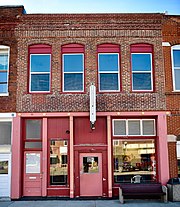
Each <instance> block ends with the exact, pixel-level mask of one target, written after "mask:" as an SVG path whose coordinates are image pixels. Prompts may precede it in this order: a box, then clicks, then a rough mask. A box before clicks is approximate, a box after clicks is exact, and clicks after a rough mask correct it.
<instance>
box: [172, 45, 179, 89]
mask: <svg viewBox="0 0 180 207" xmlns="http://www.w3.org/2000/svg"><path fill="white" fill-rule="evenodd" d="M174 50H180V45H175V46H172V47H171V62H172V76H173V91H175V92H180V90H176V85H175V72H174V70H180V67H175V66H174V61H173V51H174Z"/></svg>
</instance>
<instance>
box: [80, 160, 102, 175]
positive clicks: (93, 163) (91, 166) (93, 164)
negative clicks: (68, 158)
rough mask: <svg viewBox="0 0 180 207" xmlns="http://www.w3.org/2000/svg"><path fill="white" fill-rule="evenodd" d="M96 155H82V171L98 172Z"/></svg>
mask: <svg viewBox="0 0 180 207" xmlns="http://www.w3.org/2000/svg"><path fill="white" fill-rule="evenodd" d="M98 172H99V165H98V157H83V173H98Z"/></svg>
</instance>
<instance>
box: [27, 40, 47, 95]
mask: <svg viewBox="0 0 180 207" xmlns="http://www.w3.org/2000/svg"><path fill="white" fill-rule="evenodd" d="M29 73H30V75H29V92H33V93H36V92H50V85H51V83H50V82H51V46H49V45H43V44H38V45H31V46H30V47H29Z"/></svg>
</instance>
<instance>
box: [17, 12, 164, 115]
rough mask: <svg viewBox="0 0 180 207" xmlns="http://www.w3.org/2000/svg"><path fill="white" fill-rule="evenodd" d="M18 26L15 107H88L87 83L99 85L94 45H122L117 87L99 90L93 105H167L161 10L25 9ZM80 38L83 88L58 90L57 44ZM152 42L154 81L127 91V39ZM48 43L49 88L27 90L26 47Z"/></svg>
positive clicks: (101, 107) (156, 107)
mask: <svg viewBox="0 0 180 207" xmlns="http://www.w3.org/2000/svg"><path fill="white" fill-rule="evenodd" d="M20 21H21V23H20V24H19V25H18V27H17V28H16V36H17V38H18V91H17V96H18V99H17V111H18V112H41V111H44V112H51V111H54V112H56V111H59V112H61V111H74V112H78V111H79V112H80V111H89V86H90V85H91V83H94V84H95V85H96V87H97V88H98V72H97V45H99V44H103V43H112V44H118V45H119V47H120V56H121V57H120V67H121V69H120V76H121V77H120V79H121V91H120V92H118V93H98V94H97V111H142V110H144V111H148V110H165V109H166V104H165V96H164V72H163V64H162V62H163V56H162V45H161V42H162V36H161V35H162V34H161V23H162V15H160V14H134V15H131V14H96V15H91V14H86V15H84V14H67V15H66V14H62V15H61V14H59V15H54V14H52V15H23V16H22V17H21V18H20ZM69 43H78V44H83V45H84V46H85V92H84V93H67V94H65V93H63V92H62V81H61V80H62V59H61V55H62V54H61V47H62V45H64V44H69ZM135 43H148V44H152V45H153V50H154V53H153V56H154V63H153V64H154V74H153V77H154V85H155V90H154V92H151V93H134V92H131V65H130V45H131V44H135ZM32 44H49V45H51V46H52V82H51V93H50V94H28V75H29V74H28V47H29V45H32Z"/></svg>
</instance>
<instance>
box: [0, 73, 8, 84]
mask: <svg viewBox="0 0 180 207" xmlns="http://www.w3.org/2000/svg"><path fill="white" fill-rule="evenodd" d="M0 83H7V72H0Z"/></svg>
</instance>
